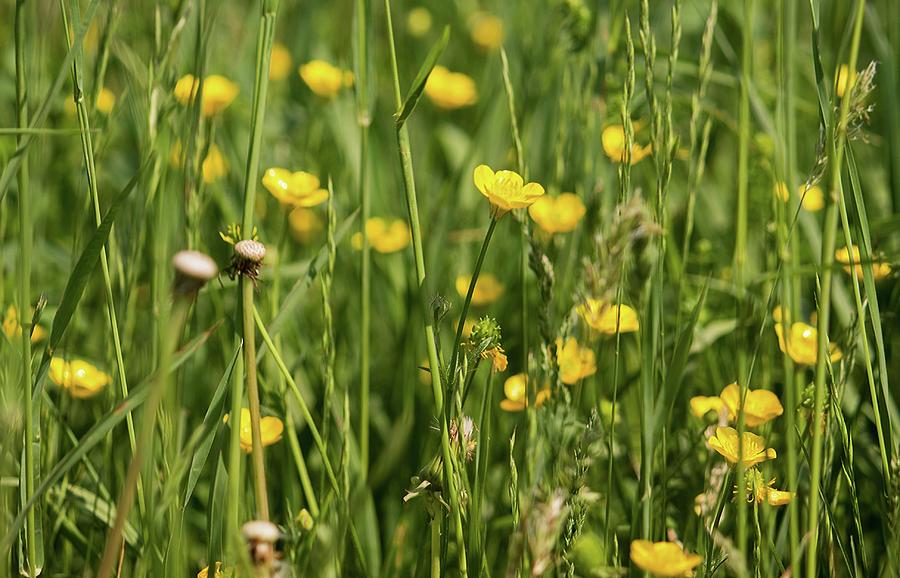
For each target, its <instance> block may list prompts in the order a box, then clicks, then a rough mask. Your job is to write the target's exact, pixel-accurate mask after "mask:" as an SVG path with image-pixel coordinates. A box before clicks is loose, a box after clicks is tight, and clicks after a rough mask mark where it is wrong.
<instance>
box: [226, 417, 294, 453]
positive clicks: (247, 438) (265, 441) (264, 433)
mask: <svg viewBox="0 0 900 578" xmlns="http://www.w3.org/2000/svg"><path fill="white" fill-rule="evenodd" d="M230 417H231V414H225V418H224V419H223V421H224V422H226V423H227V422H228V421H229V419H230ZM250 422H251V420H250V410H249V409H247V408H246V407H244V408H241V449H242V450H244V451H245V452H247V453H248V454H249V453H250V452H251V451H253V429H252V425H251V423H250ZM282 433H284V422H282V421H281V420H280V419H278V418H277V417H271V416H266V417H261V418H260V419H259V437H260V438H261V439H262V445H263V447H265V446H270V445H272V444H274V443H277V442H278V441H279V440H281V434H282Z"/></svg>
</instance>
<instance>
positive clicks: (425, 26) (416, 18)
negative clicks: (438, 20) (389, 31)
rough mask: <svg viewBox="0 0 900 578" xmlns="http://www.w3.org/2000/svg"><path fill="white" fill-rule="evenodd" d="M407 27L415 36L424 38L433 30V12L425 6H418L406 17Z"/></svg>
mask: <svg viewBox="0 0 900 578" xmlns="http://www.w3.org/2000/svg"><path fill="white" fill-rule="evenodd" d="M406 28H407V30H409V33H410V34H411V35H412V36H414V37H415V38H422V37H423V36H425V35H426V34H428V31H429V30H431V12H429V11H428V8H425V7H423V6H416V7H415V8H413V9H412V10H410V11H409V14H408V15H407V17H406Z"/></svg>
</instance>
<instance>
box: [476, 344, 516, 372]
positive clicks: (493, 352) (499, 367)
mask: <svg viewBox="0 0 900 578" xmlns="http://www.w3.org/2000/svg"><path fill="white" fill-rule="evenodd" d="M481 356H482V357H484V358H488V357H490V358H491V367H492V368H493V370H494V371H496V372H501V371H506V368H507V366H508V365H509V360H508V359H507V358H506V352H505V351H503V348H502V347H500V346H497V347H492V348H490V349H488V350H487V351H485V352H483V353H482V354H481Z"/></svg>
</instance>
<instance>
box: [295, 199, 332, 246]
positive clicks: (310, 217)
mask: <svg viewBox="0 0 900 578" xmlns="http://www.w3.org/2000/svg"><path fill="white" fill-rule="evenodd" d="M288 223H289V224H290V226H291V233H293V235H294V238H295V239H296V240H297V241H298V242H300V243H309V242H310V241H311V240H312V239H313V237H315V235H316V234H318V233H319V232H320V231H321V230H322V229H323V227H324V223H323V222H322V217H320V216H319V215H318V214H317V213H316V212H315V211H313V210H310V209H306V208H304V207H297V208H296V209H294V210H293V211H291V213H290V214H289V215H288Z"/></svg>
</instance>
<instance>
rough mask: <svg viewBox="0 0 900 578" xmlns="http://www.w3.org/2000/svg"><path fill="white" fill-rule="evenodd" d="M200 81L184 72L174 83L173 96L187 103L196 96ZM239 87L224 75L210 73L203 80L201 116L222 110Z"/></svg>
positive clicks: (231, 100) (238, 90) (226, 106)
mask: <svg viewBox="0 0 900 578" xmlns="http://www.w3.org/2000/svg"><path fill="white" fill-rule="evenodd" d="M199 87H200V81H199V80H198V79H196V78H194V76H193V75H191V74H185V75H184V76H182V77H181V78H180V79H178V82H177V83H176V84H175V98H177V99H178V102H180V103H181V104H183V105H188V104H190V102H191V101H192V100H193V99H194V97H195V96H197V89H198V88H199ZM238 92H240V88H238V85H237V84H235V83H233V82H231V81H230V80H228V79H227V78H225V77H224V76H220V75H218V74H211V75H210V76H207V77H206V78H205V79H204V81H203V99H202V100H201V102H200V111H201V112H202V114H203V116H215V115H217V114H219V113H221V112H222V111H224V110H225V109H226V108H228V106H229V105H230V104H231V103H232V102H233V101H234V99H235V97H237V94H238Z"/></svg>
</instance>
